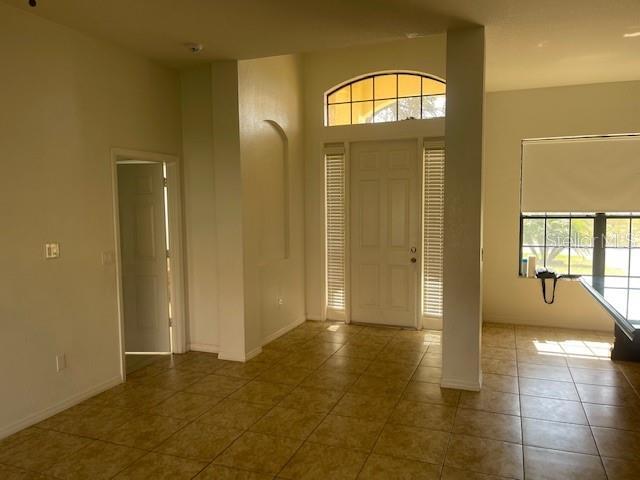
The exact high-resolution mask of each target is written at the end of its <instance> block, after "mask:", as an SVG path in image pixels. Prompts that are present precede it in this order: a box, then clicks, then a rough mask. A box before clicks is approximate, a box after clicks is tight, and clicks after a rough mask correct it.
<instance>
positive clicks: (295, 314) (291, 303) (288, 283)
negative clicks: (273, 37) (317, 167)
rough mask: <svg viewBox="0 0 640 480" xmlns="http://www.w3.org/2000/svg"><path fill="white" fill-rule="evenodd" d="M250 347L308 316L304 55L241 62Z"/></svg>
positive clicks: (246, 283) (245, 259) (248, 351)
mask: <svg viewBox="0 0 640 480" xmlns="http://www.w3.org/2000/svg"><path fill="white" fill-rule="evenodd" d="M238 98H239V104H240V110H239V119H240V152H241V159H242V202H243V223H244V227H243V230H244V246H245V250H244V274H245V276H244V288H245V336H246V351H247V353H248V354H250V355H251V354H253V353H254V352H256V351H257V349H259V348H260V347H261V346H262V345H263V343H266V342H267V341H269V340H271V339H273V338H275V337H277V336H278V335H280V334H282V333H284V332H285V331H286V330H288V329H290V328H291V327H292V326H294V325H296V324H298V323H300V322H302V321H304V319H305V308H304V177H303V175H304V163H303V150H302V147H303V137H302V135H303V131H302V82H301V72H300V60H299V58H298V57H296V56H280V57H271V58H264V59H258V60H245V61H240V62H239V63H238Z"/></svg>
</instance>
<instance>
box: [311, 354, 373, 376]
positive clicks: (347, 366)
mask: <svg viewBox="0 0 640 480" xmlns="http://www.w3.org/2000/svg"><path fill="white" fill-rule="evenodd" d="M371 362H372V360H367V359H363V358H353V357H344V356H338V355H334V356H332V357H331V358H329V359H328V360H327V361H326V362H325V363H324V365H323V369H324V370H327V371H336V372H348V373H363V372H364V371H365V370H366V369H367V368H368V367H369V365H370V364H371Z"/></svg>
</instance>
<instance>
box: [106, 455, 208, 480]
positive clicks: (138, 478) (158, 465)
mask: <svg viewBox="0 0 640 480" xmlns="http://www.w3.org/2000/svg"><path fill="white" fill-rule="evenodd" d="M206 465H207V464H206V463H205V462H196V461H194V460H188V459H186V458H178V457H173V456H171V455H160V454H158V453H149V454H147V455H145V456H144V457H142V458H141V459H140V460H138V461H137V462H135V463H134V464H133V465H131V466H130V467H128V468H127V469H126V470H123V471H122V472H121V473H120V474H119V475H118V476H116V477H114V478H116V479H117V480H147V479H151V478H152V479H153V480H189V479H191V478H193V477H194V476H195V475H196V474H197V473H198V472H199V471H200V470H202V469H203V468H204V467H205V466H206Z"/></svg>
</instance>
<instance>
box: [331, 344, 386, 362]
mask: <svg viewBox="0 0 640 480" xmlns="http://www.w3.org/2000/svg"><path fill="white" fill-rule="evenodd" d="M383 346H384V345H371V344H365V343H363V344H355V343H347V344H346V345H344V346H343V347H342V348H341V349H340V350H338V351H337V352H336V355H337V356H339V357H353V358H361V359H364V360H373V359H374V358H376V357H377V356H378V354H379V353H380V351H381V350H382V347H383Z"/></svg>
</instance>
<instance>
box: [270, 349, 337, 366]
mask: <svg viewBox="0 0 640 480" xmlns="http://www.w3.org/2000/svg"><path fill="white" fill-rule="evenodd" d="M329 357H330V355H329V354H326V353H312V352H311V351H309V350H303V351H301V352H294V353H291V354H289V355H287V356H286V357H284V358H283V359H282V360H281V361H280V362H279V363H278V365H282V366H283V367H296V368H300V369H306V370H315V369H316V368H318V367H320V366H321V365H322V364H323V363H324V362H326V361H327V359H328V358H329Z"/></svg>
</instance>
